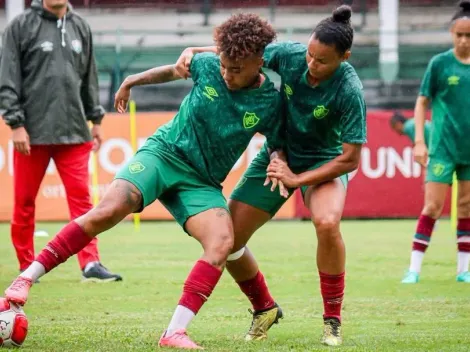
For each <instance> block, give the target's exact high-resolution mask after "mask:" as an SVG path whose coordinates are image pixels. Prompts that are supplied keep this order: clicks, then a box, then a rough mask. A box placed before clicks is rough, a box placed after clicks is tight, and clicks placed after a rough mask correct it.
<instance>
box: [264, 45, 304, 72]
mask: <svg viewBox="0 0 470 352" xmlns="http://www.w3.org/2000/svg"><path fill="white" fill-rule="evenodd" d="M304 51H305V45H303V44H300V43H296V42H280V43H274V44H269V45H268V46H267V47H266V49H265V50H264V55H263V59H264V65H263V66H264V67H265V68H269V69H271V70H273V71H274V72H276V73H280V71H282V69H283V68H285V67H287V66H288V65H289V62H291V61H292V55H293V54H295V53H298V52H301V53H303V52H304Z"/></svg>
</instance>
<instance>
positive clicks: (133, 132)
mask: <svg viewBox="0 0 470 352" xmlns="http://www.w3.org/2000/svg"><path fill="white" fill-rule="evenodd" d="M136 110H137V109H136V105H135V101H134V100H131V101H130V102H129V123H130V137H131V146H132V150H133V151H134V153H135V152H137V121H136ZM133 218H134V231H135V232H139V231H140V214H133Z"/></svg>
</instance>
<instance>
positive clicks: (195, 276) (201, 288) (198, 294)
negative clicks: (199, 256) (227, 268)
mask: <svg viewBox="0 0 470 352" xmlns="http://www.w3.org/2000/svg"><path fill="white" fill-rule="evenodd" d="M221 276H222V271H220V270H219V269H217V268H216V267H215V266H213V265H211V264H209V263H207V262H205V261H203V260H198V261H197V262H196V264H195V265H194V267H193V270H191V272H190V273H189V275H188V278H187V279H186V281H185V282H184V287H183V295H182V296H181V298H180V301H179V303H178V304H179V305H181V306H184V307H186V308H188V309H190V310H191V311H192V312H193V313H194V314H197V313H198V312H199V309H201V307H202V305H203V304H204V303H205V302H206V301H207V299H208V298H209V297H210V295H211V293H212V291H213V290H214V287H215V286H216V285H217V283H218V282H219V280H220V277H221Z"/></svg>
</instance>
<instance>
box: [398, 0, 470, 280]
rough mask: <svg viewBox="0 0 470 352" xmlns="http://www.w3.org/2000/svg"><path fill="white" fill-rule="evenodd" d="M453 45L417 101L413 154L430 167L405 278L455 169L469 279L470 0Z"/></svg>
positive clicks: (460, 243) (416, 270) (457, 18)
mask: <svg viewBox="0 0 470 352" xmlns="http://www.w3.org/2000/svg"><path fill="white" fill-rule="evenodd" d="M450 32H451V34H452V39H453V42H454V47H453V48H452V49H450V50H448V51H446V52H444V53H441V54H438V55H436V56H434V57H433V58H432V59H431V61H430V62H429V65H428V68H427V70H426V73H425V75H424V79H423V81H422V83H421V90H420V93H419V96H418V99H417V101H416V107H415V119H416V134H415V147H414V155H415V159H416V161H417V162H419V163H420V164H421V165H423V166H426V165H427V166H426V167H427V171H426V187H425V200H424V208H423V211H422V212H421V216H420V217H419V220H418V225H417V228H416V233H415V235H414V239H413V249H412V252H411V263H410V267H409V270H408V271H407V273H406V274H405V276H404V277H403V280H402V282H403V283H407V284H415V283H417V282H418V281H419V274H420V272H421V264H422V262H423V257H424V252H425V251H426V249H427V248H428V246H429V241H430V240H431V235H432V232H433V229H434V224H435V222H436V220H437V219H438V218H439V217H440V216H441V213H442V209H443V207H444V202H445V199H446V195H447V190H448V188H449V185H451V184H452V177H453V174H454V172H455V173H456V174H457V180H458V189H459V191H458V211H457V216H458V222H457V249H458V255H457V281H458V282H466V283H470V273H469V271H468V267H469V262H470V139H469V137H468V136H469V135H470V118H469V116H468V113H469V111H470V100H469V99H468V96H469V93H468V92H469V91H470V1H468V0H467V1H462V2H461V3H460V6H459V9H458V11H457V12H456V13H455V15H454V16H453V17H452V22H451V26H450ZM430 102H431V104H432V105H431V108H432V126H433V128H432V132H431V141H430V146H429V162H428V149H427V147H426V143H425V134H424V121H425V114H426V109H427V107H428V106H429V103H430Z"/></svg>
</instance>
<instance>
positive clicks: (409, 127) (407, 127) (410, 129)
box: [403, 118, 431, 147]
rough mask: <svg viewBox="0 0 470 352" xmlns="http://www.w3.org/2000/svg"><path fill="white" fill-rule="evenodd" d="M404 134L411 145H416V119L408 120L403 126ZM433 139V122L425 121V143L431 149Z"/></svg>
mask: <svg viewBox="0 0 470 352" xmlns="http://www.w3.org/2000/svg"><path fill="white" fill-rule="evenodd" d="M403 133H404V134H405V136H407V137H408V138H409V139H410V141H411V143H413V144H415V133H416V123H415V119H414V118H412V119H408V120H406V122H405V123H404V124H403ZM430 138H431V122H430V121H424V143H425V144H426V146H428V147H429V140H430Z"/></svg>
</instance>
